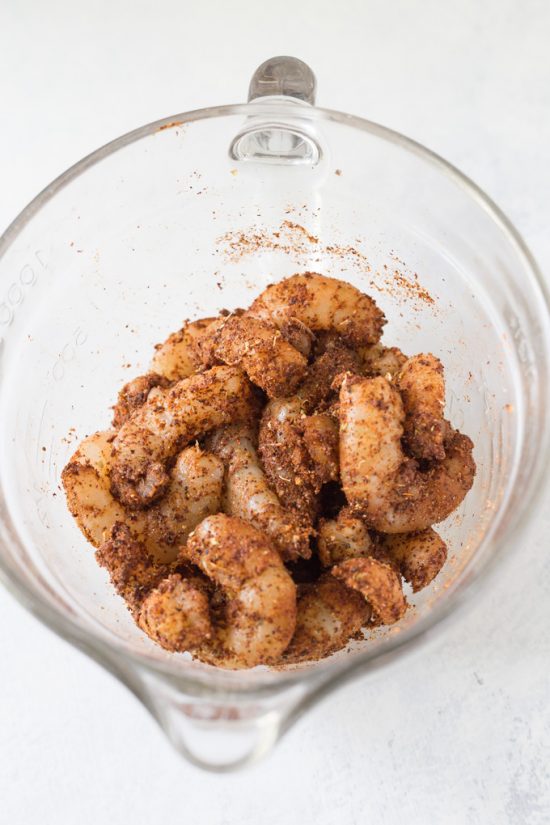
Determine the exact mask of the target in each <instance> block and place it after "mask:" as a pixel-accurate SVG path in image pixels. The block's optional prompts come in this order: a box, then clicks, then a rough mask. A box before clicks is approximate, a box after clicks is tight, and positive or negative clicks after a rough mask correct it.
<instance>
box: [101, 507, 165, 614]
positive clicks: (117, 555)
mask: <svg viewBox="0 0 550 825" xmlns="http://www.w3.org/2000/svg"><path fill="white" fill-rule="evenodd" d="M95 556H96V559H97V561H98V563H99V565H100V566H101V567H104V568H105V569H106V570H107V572H108V573H109V576H110V578H111V583H112V585H113V587H114V588H115V590H116V592H117V593H118V594H119V596H122V598H123V599H124V601H125V602H126V604H127V606H128V609H129V610H130V611H131V613H132V614H133V615H134V616H137V615H139V610H140V608H141V604H142V602H143V599H144V598H145V596H146V595H147V593H148V592H149V591H150V590H151V589H152V588H153V587H156V586H157V585H158V584H160V582H161V581H162V579H163V578H165V577H166V575H167V574H168V568H167V567H165V566H163V565H158V564H156V563H155V561H154V559H153V558H152V556H150V555H149V554H148V553H147V550H146V548H145V545H144V544H143V542H141V541H138V540H137V539H136V537H135V536H134V534H133V533H132V530H131V529H130V527H129V526H128V525H127V524H124V522H119V521H117V522H115V524H114V525H113V527H112V529H111V531H110V532H109V535H108V537H107V538H106V540H105V541H104V542H103V543H102V544H100V546H99V548H98V549H97V550H96V554H95Z"/></svg>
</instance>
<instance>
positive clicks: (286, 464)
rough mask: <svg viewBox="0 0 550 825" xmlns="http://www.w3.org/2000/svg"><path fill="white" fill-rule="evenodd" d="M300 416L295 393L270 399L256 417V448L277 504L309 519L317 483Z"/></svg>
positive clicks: (311, 519)
mask: <svg viewBox="0 0 550 825" xmlns="http://www.w3.org/2000/svg"><path fill="white" fill-rule="evenodd" d="M304 418H305V415H304V413H303V412H302V403H301V400H300V398H299V397H298V396H294V397H291V398H277V399H274V400H273V401H270V402H269V404H267V405H266V406H265V408H264V411H263V414H262V418H261V421H260V431H259V440H258V451H259V454H260V457H261V459H262V464H263V467H264V470H265V474H266V476H267V479H268V480H269V483H270V485H271V487H272V488H273V489H274V490H275V492H276V494H277V497H278V499H279V501H280V502H281V504H282V505H283V506H284V507H286V508H289V509H291V510H294V511H296V512H297V513H299V514H300V516H301V517H302V518H303V519H305V520H306V521H309V522H310V523H311V522H312V521H313V519H314V518H315V516H316V514H317V494H318V492H319V489H320V484H319V479H318V477H317V474H316V472H315V467H314V465H313V461H312V459H311V456H310V454H309V452H308V450H307V447H306V444H305V441H304V438H303V427H302V424H303V419H304Z"/></svg>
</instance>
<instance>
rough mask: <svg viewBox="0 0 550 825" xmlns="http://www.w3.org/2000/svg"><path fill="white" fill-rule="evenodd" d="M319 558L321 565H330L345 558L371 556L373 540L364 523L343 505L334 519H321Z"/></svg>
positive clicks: (318, 539) (318, 538) (318, 540)
mask: <svg viewBox="0 0 550 825" xmlns="http://www.w3.org/2000/svg"><path fill="white" fill-rule="evenodd" d="M317 543H318V552H319V559H320V560H321V564H322V566H323V567H332V566H333V565H335V564H338V563H339V562H342V561H346V559H355V558H360V557H361V556H371V555H372V553H373V549H374V544H373V541H372V539H371V537H370V535H369V531H368V530H367V527H366V525H365V523H364V522H363V521H362V520H361V519H360V518H358V517H357V516H355V515H354V514H353V512H352V511H351V510H350V509H349V507H344V508H342V510H340V512H339V513H338V516H337V518H335V519H322V520H321V521H320V523H319V530H318V536H317Z"/></svg>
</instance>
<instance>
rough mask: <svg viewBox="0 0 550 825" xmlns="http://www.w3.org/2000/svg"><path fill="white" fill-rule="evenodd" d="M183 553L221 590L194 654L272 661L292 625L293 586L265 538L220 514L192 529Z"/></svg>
mask: <svg viewBox="0 0 550 825" xmlns="http://www.w3.org/2000/svg"><path fill="white" fill-rule="evenodd" d="M185 555H186V556H187V557H188V558H189V560H190V561H192V562H193V563H194V564H196V565H198V567H199V568H200V569H201V570H202V572H203V573H204V574H205V575H206V576H207V577H208V578H209V579H210V580H211V581H212V582H213V583H214V584H215V585H216V586H217V587H219V588H221V589H222V590H223V591H224V593H225V603H224V604H223V605H222V606H221V608H220V609H219V611H218V613H217V615H216V612H214V611H213V612H212V625H213V627H212V636H211V639H210V640H209V641H208V643H207V644H204V645H201V646H200V648H198V649H197V650H196V651H195V655H196V656H197V657H198V658H199V659H201V660H202V661H205V662H208V663H210V664H215V665H218V666H221V667H229V668H242V667H254V666H255V665H259V664H266V663H269V662H274V661H275V660H277V659H278V658H279V657H280V655H281V653H282V652H283V650H285V648H286V647H287V645H288V643H289V642H290V640H291V638H292V635H293V633H294V630H295V627H296V586H295V584H294V582H293V581H292V578H291V577H290V574H289V573H288V572H287V571H286V569H285V567H284V565H283V562H282V561H281V558H280V556H279V554H278V553H277V551H276V550H275V548H274V546H273V545H272V544H271V542H270V541H269V539H268V538H267V537H266V536H265V535H264V534H263V533H261V532H260V531H259V530H256V528H255V527H252V525H251V524H248V522H246V521H243V520H242V519H239V518H232V517H230V516H226V515H223V514H221V513H219V514H218V515H216V516H209V517H208V518H206V519H205V520H204V521H203V522H202V523H201V524H200V525H199V526H198V527H197V528H196V529H195V531H194V532H193V533H192V534H191V536H190V537H189V540H188V542H187V547H186V551H185Z"/></svg>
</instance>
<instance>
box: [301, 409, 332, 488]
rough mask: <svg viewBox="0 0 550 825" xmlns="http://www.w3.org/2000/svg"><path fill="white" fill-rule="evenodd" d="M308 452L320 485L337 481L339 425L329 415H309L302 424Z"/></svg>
mask: <svg viewBox="0 0 550 825" xmlns="http://www.w3.org/2000/svg"><path fill="white" fill-rule="evenodd" d="M302 430H303V439H304V444H305V447H306V450H307V451H308V453H309V455H310V457H311V460H312V462H313V469H314V472H315V475H316V477H317V480H318V484H326V483H327V482H328V481H337V480H338V478H339V471H338V444H339V435H338V424H337V422H336V421H335V420H334V418H333V417H332V416H331V415H328V413H317V414H316V415H308V416H307V417H306V418H304V419H303V422H302Z"/></svg>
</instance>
